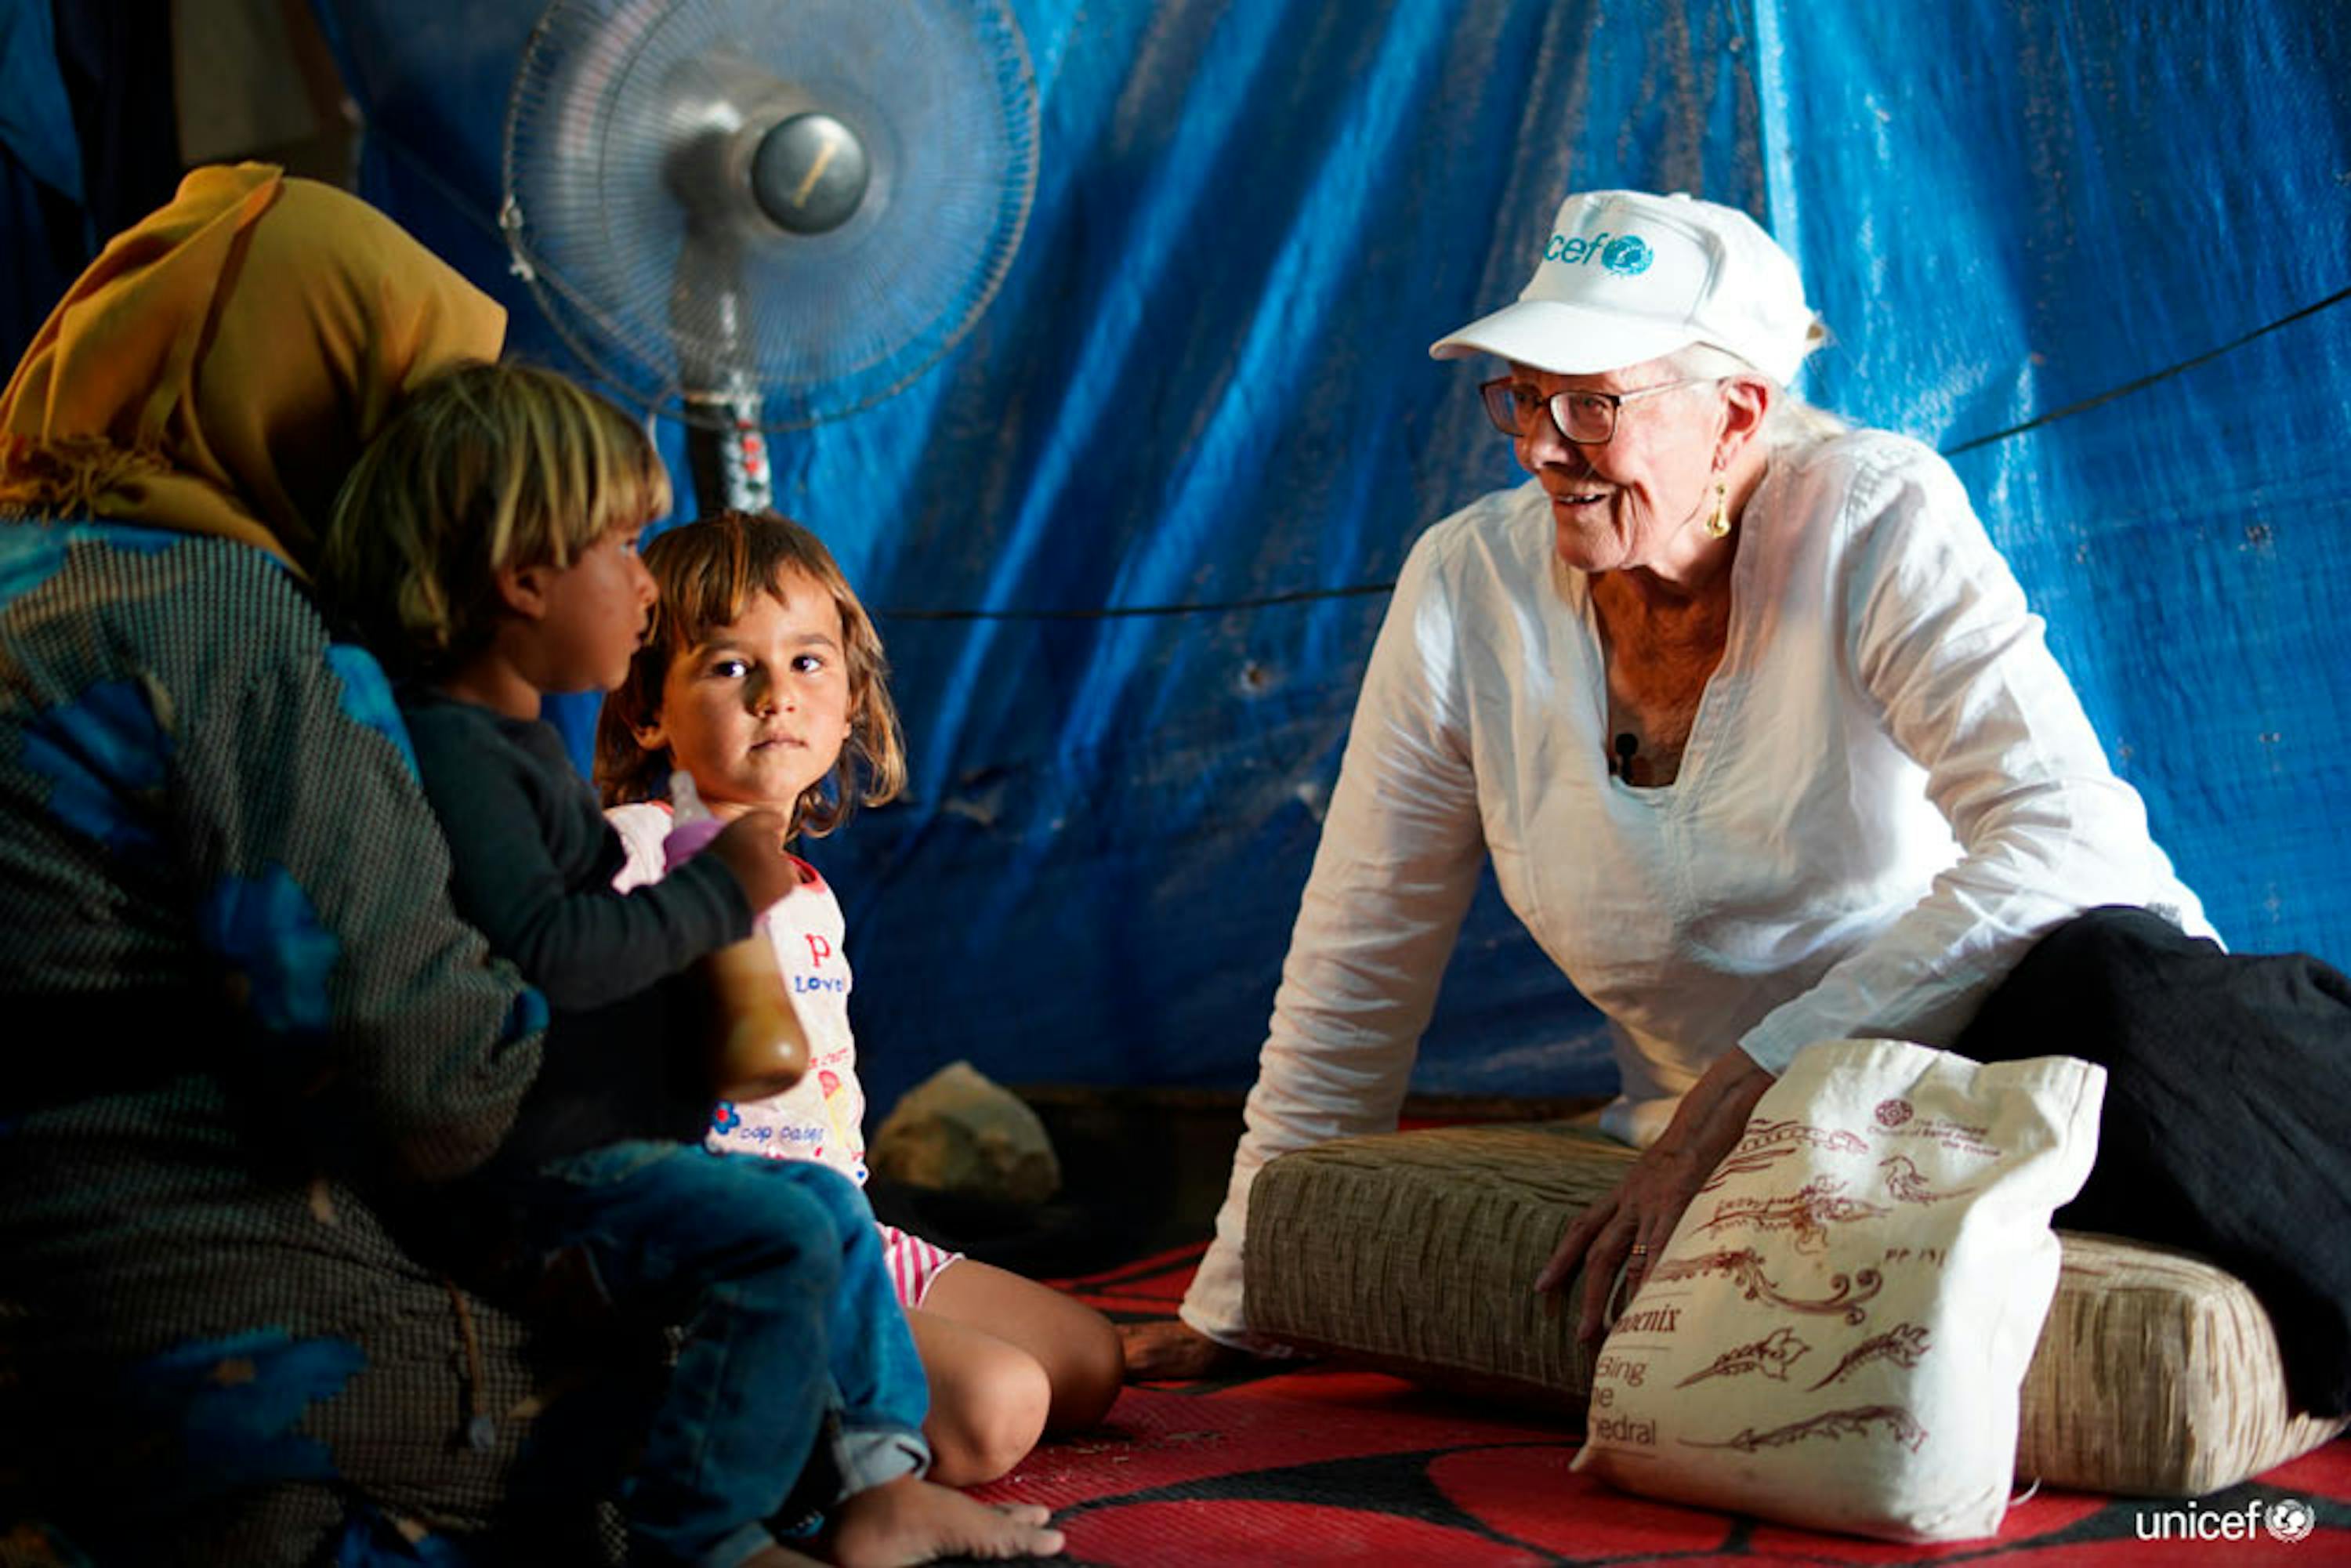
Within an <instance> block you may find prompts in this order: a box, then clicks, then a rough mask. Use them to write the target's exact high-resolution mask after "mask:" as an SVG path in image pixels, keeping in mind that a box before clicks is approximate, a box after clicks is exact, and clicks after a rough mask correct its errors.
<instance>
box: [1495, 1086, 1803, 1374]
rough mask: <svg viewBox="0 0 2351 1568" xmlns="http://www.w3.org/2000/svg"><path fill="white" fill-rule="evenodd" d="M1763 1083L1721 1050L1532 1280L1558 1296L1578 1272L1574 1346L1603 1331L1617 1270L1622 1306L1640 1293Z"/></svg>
mask: <svg viewBox="0 0 2351 1568" xmlns="http://www.w3.org/2000/svg"><path fill="white" fill-rule="evenodd" d="M1771 1082H1772V1079H1771V1073H1769V1072H1767V1071H1764V1070H1763V1069H1762V1068H1761V1067H1759V1066H1757V1065H1756V1064H1755V1060H1754V1058H1752V1057H1750V1056H1749V1055H1748V1054H1747V1053H1746V1052H1745V1051H1739V1050H1736V1049H1734V1050H1731V1051H1725V1052H1724V1053H1723V1054H1722V1056H1721V1057H1719V1058H1718V1059H1717V1060H1716V1061H1715V1063H1714V1065H1713V1066H1711V1067H1709V1068H1708V1069H1707V1070H1706V1072H1705V1074H1704V1075H1703V1076H1701V1077H1700V1078H1699V1079H1698V1082H1696V1083H1695V1084H1692V1085H1691V1086H1690V1091H1689V1092H1688V1093H1687V1094H1685V1095H1683V1096H1682V1103H1681V1104H1680V1106H1679V1107H1678V1108H1677V1110H1676V1111H1675V1112H1674V1119H1673V1121H1672V1123H1671V1124H1668V1125H1667V1128H1666V1131H1665V1135H1664V1136H1662V1137H1660V1138H1659V1139H1658V1140H1657V1141H1656V1143H1655V1144H1654V1145H1650V1147H1649V1148H1648V1149H1646V1151H1644V1152H1643V1154H1642V1155H1641V1157H1640V1158H1639V1159H1637V1160H1635V1161H1634V1162H1633V1168H1632V1169H1631V1170H1629V1171H1627V1172H1626V1173H1625V1179H1624V1180H1623V1181H1622V1182H1620V1183H1618V1184H1617V1186H1616V1189H1615V1190H1614V1192H1612V1193H1610V1194H1609V1195H1608V1196H1607V1197H1604V1198H1602V1199H1601V1200H1600V1201H1599V1202H1597V1203H1595V1204H1593V1206H1592V1207H1590V1208H1587V1209H1585V1210H1584V1211H1583V1213H1582V1214H1579V1215H1577V1216H1576V1217H1575V1218H1574V1220H1573V1221H1572V1222H1571V1223H1570V1224H1569V1226H1568V1228H1567V1230H1566V1232H1565V1233H1564V1234H1563V1235H1562V1236H1561V1237H1560V1240H1559V1246H1558V1247H1557V1248H1555V1249H1552V1255H1551V1260H1550V1261H1549V1262H1547V1263H1545V1264H1544V1265H1543V1266H1542V1271H1541V1273H1539V1274H1537V1275H1536V1276H1535V1289H1536V1290H1537V1291H1557V1290H1561V1289H1563V1288H1564V1287H1565V1285H1566V1283H1567V1281H1568V1280H1569V1279H1570V1277H1572V1276H1573V1274H1574V1273H1575V1271H1576V1266H1577V1265H1578V1264H1579V1263H1581V1264H1582V1265H1583V1306H1582V1310H1581V1311H1580V1312H1578V1313H1577V1316H1576V1322H1575V1335H1576V1337H1577V1338H1578V1339H1581V1340H1586V1341H1590V1340H1593V1339H1597V1338H1598V1337H1599V1336H1600V1334H1601V1332H1602V1331H1603V1330H1604V1328H1606V1326H1607V1319H1608V1298H1609V1296H1610V1295H1611V1294H1612V1293H1613V1291H1614V1288H1615V1284H1616V1274H1617V1270H1618V1269H1619V1268H1622V1269H1623V1270H1624V1275H1625V1295H1626V1298H1627V1299H1628V1300H1629V1299H1630V1297H1631V1295H1632V1293H1633V1292H1634V1291H1638V1290H1639V1289H1640V1288H1641V1281H1642V1280H1643V1279H1644V1278H1646V1276H1647V1274H1648V1271H1649V1262H1650V1260H1651V1259H1652V1258H1654V1257H1655V1256H1656V1254H1657V1253H1659V1252H1662V1251H1663V1250H1664V1249H1665V1246H1666V1243H1667V1240H1668V1239H1671V1237H1672V1236H1673V1233H1674V1227H1675V1226H1676V1225H1677V1224H1679V1223H1680V1221H1681V1218H1682V1211H1683V1210H1684V1209H1686V1208H1687V1207H1689V1205H1690V1200H1691V1199H1692V1198H1694V1197H1697V1196H1698V1188H1699V1187H1701V1186H1705V1185H1706V1181H1707V1178H1708V1176H1712V1175H1713V1174H1714V1168H1715V1166H1718V1165H1720V1164H1721V1163H1722V1156H1723V1155H1727V1154H1729V1152H1730V1150H1731V1148H1732V1147H1733V1146H1734V1145H1737V1144H1738V1142H1739V1138H1740V1134H1741V1133H1743V1132H1745V1131H1746V1130H1747V1118H1748V1116H1749V1114H1750V1113H1751V1112H1753V1110H1754V1109H1755V1102H1757V1101H1758V1100H1761V1098H1762V1097H1763V1092H1764V1091H1765V1090H1767V1089H1769V1088H1771Z"/></svg>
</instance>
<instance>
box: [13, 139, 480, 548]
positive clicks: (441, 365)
mask: <svg viewBox="0 0 2351 1568" xmlns="http://www.w3.org/2000/svg"><path fill="white" fill-rule="evenodd" d="M505 338H506V311H505V310H504V308H501V307H500V306H499V305H498V304H497V303H496V301H494V300H492V299H491V298H489V297H488V296H487V295H486V294H483V293H482V292H481V291H480V290H479V289H476V288H475V287H474V286H473V285H471V284H469V283H467V282H466V281H465V279H464V278H463V277H459V276H458V275H457V274H456V273H455V271H454V270H452V269H451V268H450V267H448V266H446V265H445V264H444V263H443V262H442V261H440V260H439V259H438V258H436V257H435V256H433V255H432V253H431V252H429V251H427V250H426V249H425V248H424V247H423V246H420V245H418V244H417V243H416V241H414V240H413V239H412V238H410V237H409V235H407V233H406V232H405V231H403V230H402V228H401V227H400V226H399V225H397V224H395V223H393V222H392V220H391V219H390V218H387V217H385V216H384V215H383V214H381V213H379V212H377V211H376V210H375V209H374V208H372V207H371V206H369V205H368V204H366V203H364V202H362V201H360V200H359V199H358V198H357V197H355V196H352V195H349V194H347V193H344V192H341V191H339V190H337V189H335V188H334V187H333V186H331V185H323V184H319V183H317V182H315V181H311V180H302V179H289V178H287V175H286V173H285V172H284V171H282V170H279V169H276V168H273V167H270V166H269V165H266V164H261V163H242V164H238V165H236V166H235V167H234V168H231V167H227V166H221V167H215V168H206V169H198V170H196V171H195V172H193V173H191V174H190V175H189V176H188V177H187V179H186V180H185V181H183V183H181V186H180V190H179V193H178V195H176V196H174V197H173V198H172V204H170V205H169V206H167V207H164V208H163V209H162V211H160V212H158V213H156V214H153V215H152V216H151V217H149V218H147V219H145V220H144V221H143V222H141V223H140V224H138V225H135V226H133V227H132V228H131V229H128V230H126V231H125V232H123V233H122V234H120V235H117V236H116V237H115V239H114V240H113V242H112V243H110V245H108V246H107V247H106V249H105V251H104V252H103V253H101V254H100V255H99V258H98V259H97V260H96V261H95V262H92V263H91V264H90V267H89V271H87V272H85V273H83V274H82V275H81V277H79V278H78V279H77V280H76V281H75V283H74V286H73V287H71V288H70V289H68V291H67V293H66V297H65V299H64V301H63V303H61V304H59V305H58V307H57V309H56V310H54V311H52V312H51V313H50V315H49V319H48V320H47V323H46V324H44V325H43V327H42V328H41V330H40V334H39V336H37V337H36V338H35V339H34V340H33V346H32V347H31V348H30V349H28V350H26V353H25V358H24V361H23V362H22V363H21V364H19V365H18V366H17V367H16V374H15V375H14V376H13V377H11V378H10V379H9V382H8V390H7V392H5V394H0V517H7V516H25V515H32V514H39V515H47V516H56V517H106V518H115V519H120V520H122V521H128V522H141V523H149V524H152V525H155V526H157V527H161V528H183V529H186V530H187V531H189V532H191V533H201V534H215V535H219V536H221V537H224V538H233V539H241V540H243V541H244V542H246V543H247V544H251V545H257V546H259V547H260V548H261V549H266V550H268V551H269V552H271V553H272V554H273V555H276V556H277V557H278V559H281V560H284V561H286V562H287V564H288V565H290V566H293V567H294V568H296V569H297V570H302V571H308V569H309V567H310V565H311V562H312V561H313V559H315V557H316V554H317V549H318V541H319V528H321V527H323V526H324V525H325V522H326V518H327V513H328V510H329V507H330V506H331V504H332V503H333V501H334V498H335V490H336V488H337V486H340V484H341V483H342V479H343V476H344V475H345V474H346V473H348V472H349V471H350V466H351V464H352V463H353V461H355V460H356V459H357V458H358V456H359V454H360V448H361V447H362V446H364V445H365V444H367V441H368V438H369V437H370V436H371V435H373V434H375V432H376V430H377V429H378V428H379V427H380V426H381V424H382V423H383V422H384V420H385V419H386V418H387V417H388V416H389V415H390V414H391V413H392V412H393V411H394V410H395V409H397V408H398V407H399V405H400V402H401V401H402V398H403V397H404V396H405V395H406V394H407V393H408V392H411V391H413V389H414V388H415V387H417V386H418V385H419V384H421V383H422V382H425V381H427V380H429V379H431V378H432V376H434V374H435V373H437V372H438V371H443V370H446V369H447V368H449V367H450V366H451V365H454V364H457V363H460V362H462V361H467V360H489V359H496V357H497V352H498V348H499V345H500V344H501V343H502V342H503V341H504V340H505Z"/></svg>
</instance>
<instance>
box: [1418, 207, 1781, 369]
mask: <svg viewBox="0 0 2351 1568" xmlns="http://www.w3.org/2000/svg"><path fill="white" fill-rule="evenodd" d="M1821 336H1822V334H1821V331H1820V329H1819V325H1818V323H1817V321H1816V320H1815V319H1814V318H1813V311H1812V307H1810V306H1808V305H1806V304H1805V303H1804V284H1803V279H1802V278H1800V277H1797V276H1796V264H1795V263H1794V262H1793V261H1791V260H1790V259H1789V258H1788V253H1787V252H1786V251H1784V250H1782V249H1781V248H1780V246H1779V244H1778V242H1776V241H1775V240H1773V239H1772V237H1771V235H1768V234H1765V233H1764V232H1763V230H1762V228H1761V225H1758V224H1757V223H1756V222H1755V220H1754V219H1752V218H1750V217H1749V216H1748V215H1747V214H1745V213H1742V212H1740V211H1739V210H1737V209H1736V208H1733V207H1725V206H1720V205H1718V204H1715V203H1713V202H1701V201H1698V200H1697V199H1695V198H1694V197H1691V196H1689V195H1688V194H1687V193H1682V192H1676V193H1674V194H1672V195H1670V196H1654V195H1651V194H1649V193H1647V192H1646V191H1587V192H1584V193H1582V194H1580V195H1573V196H1570V197H1568V199H1567V200H1566V201H1565V202H1563V203H1562V204H1560V209H1559V217H1558V219H1557V221H1555V222H1554V223H1553V224H1552V233H1551V237H1550V238H1549V239H1548V240H1546V241H1545V242H1544V243H1543V251H1542V259H1541V262H1539V263H1538V264H1537V265H1536V267H1535V275H1534V277H1533V279H1532V280H1531V282H1529V283H1528V285H1527V287H1526V288H1525V290H1524V291H1523V292H1521V293H1520V296H1519V300H1518V303H1517V304H1515V305H1506V306H1504V307H1503V308H1501V309H1499V310H1497V311H1495V312H1494V313H1493V314H1492V315H1490V316H1485V317H1481V318H1479V319H1477V320H1475V321H1472V322H1470V323H1469V325H1468V326H1467V327H1464V328H1462V329H1460V330H1459V331H1458V332H1455V333H1454V334H1452V335H1451V336H1450V337H1447V338H1443V339H1440V340H1437V342H1436V343H1433V344H1431V345H1430V346H1429V350H1428V352H1429V355H1430V357H1431V358H1434V359H1439V360H1453V359H1459V358H1461V357H1463V356H1465V355H1468V354H1475V353H1487V354H1498V355H1499V356H1501V357H1502V358H1503V359H1506V360H1516V361H1519V362H1520V364H1523V365H1532V366H1534V367H1535V368H1536V369H1538V370H1545V371H1554V372H1557V373H1559V374H1562V375H1591V374H1596V373H1597V372H1599V371H1615V370H1622V369H1624V368H1625V366H1626V365H1637V364H1640V363H1641V362H1643V361H1646V360H1655V359H1658V358H1661V357H1663V356H1664V355H1667V354H1670V353H1673V352H1674V351H1675V350H1679V349H1686V348H1687V347H1689V346H1690V345H1691V344H1692V343H1710V344H1712V345H1713V346H1714V347H1716V348H1718V349H1728V350H1729V351H1730V352H1732V353H1734V354H1736V355H1738V356H1739V357H1740V359H1742V360H1745V361H1747V362H1748V363H1749V364H1750V365H1753V366H1754V367H1755V368H1756V369H1757V370H1759V371H1762V372H1763V373H1764V374H1765V375H1767V376H1770V377H1771V379H1772V380H1773V381H1775V382H1780V383H1781V384H1782V385H1785V384H1786V383H1787V382H1790V381H1792V380H1793V379H1794V377H1795V374H1796V370H1797V367H1798V366H1800V365H1802V363H1803V362H1804V355H1805V354H1806V353H1808V352H1809V351H1811V350H1812V348H1813V344H1814V343H1816V342H1818V341H1819V340H1820V338H1821Z"/></svg>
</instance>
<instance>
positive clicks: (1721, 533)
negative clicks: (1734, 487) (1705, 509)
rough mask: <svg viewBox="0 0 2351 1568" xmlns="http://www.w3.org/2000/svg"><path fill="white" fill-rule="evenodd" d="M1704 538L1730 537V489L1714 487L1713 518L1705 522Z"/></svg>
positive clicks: (1727, 487)
mask: <svg viewBox="0 0 2351 1568" xmlns="http://www.w3.org/2000/svg"><path fill="white" fill-rule="evenodd" d="M1705 526H1706V537H1707V538H1710V539H1727V538H1729V537H1730V487H1729V486H1727V485H1721V484H1718V485H1716V486H1715V487H1714V516H1712V517H1708V518H1707V520H1706V525H1705Z"/></svg>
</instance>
